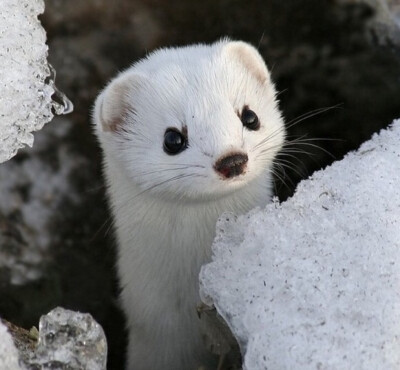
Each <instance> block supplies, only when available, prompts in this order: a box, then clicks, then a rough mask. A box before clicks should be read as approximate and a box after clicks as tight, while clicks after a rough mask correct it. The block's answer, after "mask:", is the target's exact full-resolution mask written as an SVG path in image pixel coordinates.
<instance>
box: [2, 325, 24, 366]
mask: <svg viewBox="0 0 400 370" xmlns="http://www.w3.org/2000/svg"><path fill="white" fill-rule="evenodd" d="M0 338H1V339H0V369H2V370H22V367H21V366H20V365H19V361H18V351H17V349H16V348H15V345H14V341H13V339H12V337H11V334H10V333H9V332H8V331H7V327H6V326H5V325H4V324H3V323H2V322H1V320H0Z"/></svg>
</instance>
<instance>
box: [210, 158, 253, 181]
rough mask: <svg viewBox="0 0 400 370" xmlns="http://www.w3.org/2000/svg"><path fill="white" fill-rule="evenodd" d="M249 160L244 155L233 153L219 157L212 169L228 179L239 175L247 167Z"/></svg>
mask: <svg viewBox="0 0 400 370" xmlns="http://www.w3.org/2000/svg"><path fill="white" fill-rule="evenodd" d="M248 160H249V158H248V157H247V154H244V153H234V154H230V155H228V156H224V157H221V158H220V159H218V161H217V162H216V163H215V166H214V169H215V170H216V171H217V172H218V173H219V174H221V175H222V176H223V177H224V178H226V179H230V178H232V177H235V176H239V175H241V174H242V173H243V172H244V170H245V169H246V166H247V161H248Z"/></svg>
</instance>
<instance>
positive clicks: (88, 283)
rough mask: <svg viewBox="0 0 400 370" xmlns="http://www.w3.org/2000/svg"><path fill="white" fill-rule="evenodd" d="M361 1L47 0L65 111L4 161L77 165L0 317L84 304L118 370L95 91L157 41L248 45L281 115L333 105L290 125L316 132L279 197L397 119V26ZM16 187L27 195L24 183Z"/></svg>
mask: <svg viewBox="0 0 400 370" xmlns="http://www.w3.org/2000/svg"><path fill="white" fill-rule="evenodd" d="M367 3H368V4H371V3H374V2H373V1H368V2H366V3H363V2H355V1H351V0H348V1H346V0H341V1H339V0H337V1H334V0H332V1H321V0H302V1H300V0H290V1H289V0H288V1H281V0H263V1H261V0H251V1H238V0H231V1H228V0H221V1H215V0H212V1H208V0H206V1H202V2H200V1H197V2H194V1H193V2H192V1H183V0H173V1H162V0H142V1H139V0H137V1H129V0H114V1H109V0H85V1H77V0H75V1H73V0H58V1H56V0H47V1H46V11H45V14H44V15H43V16H41V21H42V24H43V25H44V27H45V29H46V31H47V33H48V44H49V48H50V49H49V50H50V52H49V60H50V62H51V63H52V64H53V66H54V67H55V69H56V71H57V81H56V83H57V86H58V87H59V89H60V90H62V91H64V92H65V93H66V94H67V96H68V97H69V98H70V99H71V100H72V101H73V103H74V105H75V110H74V112H73V113H72V114H70V115H68V116H65V117H63V118H56V119H54V120H53V122H51V123H49V124H48V125H47V126H46V128H45V129H44V130H43V133H38V134H37V135H36V136H35V140H36V138H38V137H39V135H47V136H46V137H47V139H46V140H44V141H45V144H44V145H42V147H41V148H40V150H39V149H36V151H35V150H25V151H23V152H22V153H20V154H19V155H18V156H17V157H16V158H14V159H12V160H11V161H10V162H12V163H13V164H14V166H15V167H18V166H22V165H23V163H24V162H26V161H28V160H29V158H31V157H32V156H36V157H37V158H39V159H40V161H43V163H46V165H48V164H49V163H50V164H51V168H52V169H53V171H54V173H55V174H56V173H57V172H59V171H61V170H62V167H63V161H62V160H60V159H59V156H58V157H55V156H54V153H55V152H57V151H58V150H59V148H61V147H65V146H67V148H68V153H72V154H73V156H75V157H76V158H78V160H79V161H80V162H79V163H80V164H79V166H76V167H75V168H74V170H73V171H71V173H70V174H69V183H70V186H69V190H68V194H63V193H62V191H61V190H60V194H59V201H58V203H57V211H56V212H54V214H53V217H52V218H51V221H50V222H48V223H47V225H46V230H43V233H48V234H49V235H52V236H54V238H53V239H52V240H53V241H52V243H51V247H50V248H49V249H47V250H46V253H45V258H44V259H43V263H42V264H41V269H42V271H43V274H42V276H41V277H40V278H39V279H35V280H33V281H29V282H27V283H25V284H22V285H13V284H11V283H10V281H9V271H7V270H5V269H4V268H3V269H1V268H0V297H1V299H0V316H2V317H4V318H5V319H7V320H9V321H12V322H14V323H15V324H18V325H21V326H24V327H27V328H29V327H30V326H32V325H37V322H38V319H39V317H40V315H42V314H45V313H47V312H48V311H49V310H50V309H52V308H53V307H55V306H63V307H65V308H70V309H73V310H79V311H82V312H90V313H91V314H92V315H93V316H94V317H95V319H96V320H98V321H99V322H100V323H101V324H102V325H103V327H104V329H105V331H106V334H107V337H108V342H109V368H110V369H121V368H122V363H123V358H124V356H123V348H124V347H125V342H124V341H125V333H124V323H123V317H122V315H121V313H120V311H119V310H118V302H117V299H116V297H117V293H118V289H117V285H116V279H115V270H114V260H115V249H114V247H115V245H114V240H113V236H112V231H111V230H112V229H111V221H110V218H109V212H108V210H107V205H106V199H105V195H104V185H103V181H102V178H101V159H100V152H99V148H98V146H97V143H96V141H95V138H94V135H93V134H92V132H91V127H90V110H91V107H92V104H93V101H94V99H95V97H96V95H97V94H98V92H99V90H100V89H101V88H102V87H103V86H104V85H105V83H106V82H107V81H108V80H109V79H110V78H112V77H113V76H114V75H115V74H116V73H117V72H118V71H120V70H122V69H124V68H126V67H128V66H129V65H130V64H131V63H132V62H133V61H135V60H137V59H138V58H141V57H143V56H144V55H146V53H147V52H149V51H151V50H153V49H154V48H157V47H162V46H172V45H174V46H175V45H184V44H189V43H196V42H212V41H215V40H217V39H219V38H221V37H223V36H229V37H230V38H232V39H240V40H244V41H247V42H250V43H252V44H253V45H255V46H256V47H258V49H259V51H260V53H261V54H262V55H263V56H264V58H265V60H266V62H267V65H268V66H269V68H270V69H271V70H272V77H273V80H274V81H275V83H276V87H277V90H278V91H279V92H281V93H280V95H279V99H280V107H281V110H282V112H283V116H284V117H285V120H286V122H291V121H293V120H294V119H296V118H298V117H300V116H301V115H303V114H306V113H309V112H312V111H314V110H316V109H319V108H324V107H333V108H332V109H330V110H328V111H326V112H324V113H321V114H318V115H313V116H311V117H310V118H308V119H305V120H303V121H301V122H299V123H298V124H297V125H294V126H292V127H289V139H290V140H291V139H293V138H295V137H299V136H302V135H305V134H306V135H307V137H308V138H319V139H321V140H317V141H312V143H313V144H316V145H317V146H319V147H320V149H319V148H314V147H311V146H301V145H299V146H298V147H297V148H298V149H299V150H301V151H304V150H306V151H307V152H309V154H301V153H299V154H298V155H297V159H296V160H293V163H292V165H293V167H295V170H288V171H287V172H286V173H285V174H284V183H282V181H279V180H278V179H277V180H276V184H275V187H276V192H277V195H278V196H279V197H280V199H281V200H285V199H286V198H287V197H288V196H290V195H292V194H293V191H294V188H295V186H296V184H297V183H298V181H299V180H300V179H301V178H306V177H307V176H308V175H309V174H311V173H312V172H313V171H314V170H316V169H320V168H323V167H325V166H326V165H328V164H330V163H331V162H332V161H334V160H337V159H341V158H342V157H343V156H344V155H345V154H346V153H347V152H348V151H350V150H353V149H356V148H357V147H358V146H359V145H360V144H361V143H362V142H364V141H365V140H367V139H369V138H370V137H371V135H372V134H373V133H375V132H378V131H379V130H380V129H381V128H384V127H386V126H387V125H388V124H390V123H391V122H392V121H393V119H394V118H397V117H400V104H399V96H400V83H399V78H400V59H399V48H398V45H400V43H398V31H397V30H396V28H394V25H393V20H392V19H391V18H390V17H389V16H388V14H386V13H385V12H384V11H383V10H382V9H381V8H379V7H374V6H371V5H368V4H367ZM66 122H68V124H69V125H70V126H71V129H69V130H67V131H66V132H67V134H65V135H61V136H60V135H59V136H57V135H52V134H51V131H50V130H52V128H50V126H53V125H59V126H62V125H65V124H66ZM53 127H54V126H53ZM46 130H47V132H48V134H46ZM326 139H335V140H326ZM327 152H329V153H330V154H328V153H327ZM6 165H9V166H11V165H10V164H4V165H3V166H6ZM281 175H283V174H282V173H281ZM15 191H21V194H23V195H24V196H27V197H29V196H31V197H32V196H33V195H29V189H26V188H25V189H20V190H18V189H17V190H15ZM71 193H74V194H72V195H76V197H75V198H74V200H71V198H73V197H71ZM26 194H28V195H26ZM0 196H1V195H0ZM76 199H78V200H79V201H77V200H76ZM24 222H25V220H24V218H23V217H22V216H21V215H19V216H18V214H17V216H16V215H15V214H13V215H10V214H3V213H2V210H1V209H0V242H1V243H2V244H1V245H3V246H6V247H8V248H10V249H13V248H14V249H18V248H25V247H26V245H29V246H30V247H31V248H34V247H35V241H34V240H33V239H32V240H31V239H29V237H27V236H26V233H25V234H24V231H23V230H24ZM11 231H12V232H11ZM55 236H56V237H55Z"/></svg>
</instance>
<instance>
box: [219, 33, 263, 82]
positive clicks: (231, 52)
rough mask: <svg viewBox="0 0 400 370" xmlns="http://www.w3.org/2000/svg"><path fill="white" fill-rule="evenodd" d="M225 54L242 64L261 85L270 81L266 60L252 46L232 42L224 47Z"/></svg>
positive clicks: (241, 42)
mask: <svg viewBox="0 0 400 370" xmlns="http://www.w3.org/2000/svg"><path fill="white" fill-rule="evenodd" d="M223 53H226V55H228V58H232V59H233V60H236V61H237V62H239V63H240V64H242V65H243V66H244V67H245V68H246V69H247V70H248V71H249V72H250V73H251V74H252V75H253V76H254V77H255V78H256V79H257V80H258V81H259V82H260V83H262V84H264V83H265V82H268V81H270V75H269V72H268V68H267V66H266V65H265V62H264V59H263V58H262V56H261V55H260V53H259V52H258V51H257V49H256V48H255V47H253V46H252V45H250V44H247V43H246V42H243V41H230V42H228V43H226V44H225V46H224V47H223Z"/></svg>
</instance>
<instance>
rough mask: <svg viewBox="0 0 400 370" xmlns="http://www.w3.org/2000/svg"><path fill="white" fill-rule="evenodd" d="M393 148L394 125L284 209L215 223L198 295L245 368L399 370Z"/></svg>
mask: <svg viewBox="0 0 400 370" xmlns="http://www.w3.org/2000/svg"><path fill="white" fill-rule="evenodd" d="M399 142H400V120H398V121H396V122H394V123H393V125H392V126H391V127H390V128H389V129H387V130H385V131H382V132H381V133H380V134H379V135H374V137H373V138H372V140H370V141H368V142H366V143H364V144H363V145H362V146H361V148H360V149H359V150H358V151H357V152H354V153H350V154H348V155H347V156H346V157H345V159H343V160H342V161H340V162H336V163H334V164H333V165H332V166H330V167H328V168H326V169H325V170H324V171H319V172H317V173H315V174H314V175H313V176H312V177H311V178H310V179H308V180H306V181H303V182H301V183H300V184H299V186H298V189H297V191H296V194H295V195H294V196H293V198H292V199H289V200H288V201H287V202H284V203H282V204H279V203H277V202H274V203H272V204H270V205H268V206H267V207H266V209H264V210H255V211H253V212H251V213H250V214H248V215H246V216H241V217H239V218H238V219H237V220H235V218H234V217H224V218H221V220H220V221H219V224H218V232H217V237H216V239H215V242H214V245H213V252H214V256H213V262H211V263H210V264H208V265H206V266H204V267H203V269H202V271H201V274H200V279H201V285H202V288H201V290H202V295H203V297H204V300H205V301H206V302H207V303H210V302H214V304H215V306H216V308H217V310H218V311H219V312H220V314H221V315H222V316H223V317H224V318H225V319H226V320H227V322H228V324H229V325H230V327H231V329H232V331H233V333H234V334H235V336H236V337H237V339H238V341H239V344H240V346H241V350H242V353H243V355H244V368H245V369H267V368H268V369H398V368H399V367H400V289H399V287H400V268H399V267H400V191H399V187H400V146H399ZM227 218H228V219H229V221H227V220H226V219H227Z"/></svg>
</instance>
